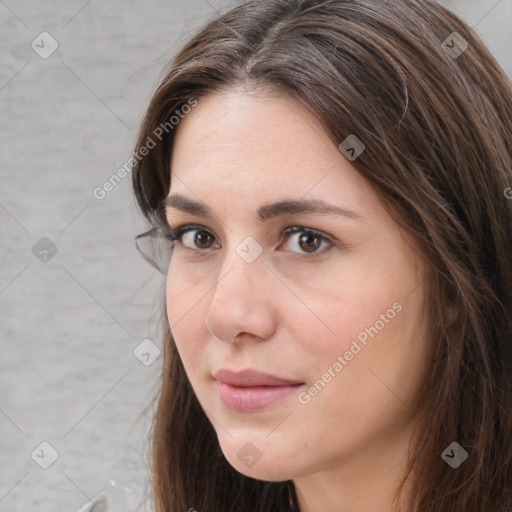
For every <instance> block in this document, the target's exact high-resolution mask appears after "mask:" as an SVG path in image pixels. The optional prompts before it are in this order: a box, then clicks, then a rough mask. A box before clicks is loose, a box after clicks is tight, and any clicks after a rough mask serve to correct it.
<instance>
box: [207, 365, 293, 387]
mask: <svg viewBox="0 0 512 512" xmlns="http://www.w3.org/2000/svg"><path fill="white" fill-rule="evenodd" d="M213 377H214V378H215V379H217V380H218V381H220V382H223V383H225V384H231V385H232V386H240V387H249V386H290V385H293V384H303V382H299V381H296V380H290V379H283V378H281V377H276V376H275V375H270V374H269V373H265V372H260V371H258V370H253V369H250V368H248V369H246V370H242V371H239V372H236V371H233V370H229V369H227V368H221V369H220V370H218V371H217V372H215V373H214V374H213Z"/></svg>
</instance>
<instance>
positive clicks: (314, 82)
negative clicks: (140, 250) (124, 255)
mask: <svg viewBox="0 0 512 512" xmlns="http://www.w3.org/2000/svg"><path fill="white" fill-rule="evenodd" d="M454 32H456V33H457V34H454ZM466 43H467V47H466ZM235 86H244V87H246V88H247V90H251V91H258V92H260V93H262V94H264V93H268V94H270V93H274V94H279V95H282V96H285V95H288V96H292V97H294V98H297V99H298V100H300V101H301V102H302V104H303V105H304V106H305V107H306V108H308V109H310V110H311V111H312V112H314V113H315V115H316V116H317V117H318V119H319V120H320V121H321V122H322V124H323V126H324V127H325V129H326V131H327V133H328V134H329V136H330V137H332V140H333V142H334V143H335V144H336V145H338V144H340V143H341V142H342V141H343V140H345V139H346V137H347V136H348V135H350V134H355V135H356V136H357V137H358V138H359V139H360V140H361V141H363V143H364V144H365V146H366V149H365V151H364V152H363V153H362V154H361V155H360V156H359V157H358V158H357V159H356V160H354V161H353V162H352V164H353V165H354V166H355V168H356V169H357V171H358V172H359V173H360V174H361V175H362V176H364V177H365V178H366V179H367V180H368V181H369V182H370V183H371V184H372V186H373V187H374V188H375V190H376V191H377V192H378V193H379V195H380V197H382V198H383V200H385V201H386V202H387V203H388V204H390V205H391V206H392V207H393V211H394V212H396V219H397V221H398V222H400V223H401V225H403V226H404V227H405V228H406V229H407V230H409V232H410V233H412V234H413V236H414V237H415V238H416V239H417V240H418V242H419V243H420V245H421V247H422V249H423V254H422V256H423V258H424V259H425V260H426V261H427V262H428V263H429V264H430V268H431V269H432V272H431V273H430V277H429V279H428V281H426V282H425V285H426V290H427V296H428V302H427V308H426V309H427V310H426V312H425V314H426V318H427V319H428V321H429V325H430V327H431V331H432V338H433V339H432V343H434V348H435V358H434V361H433V363H432V367H431V370H430V372H429V374H428V378H427V381H426V382H425V386H424V390H423V392H422V395H421V397H420V400H419V402H418V407H417V410H416V411H415V412H416V414H417V416H418V418H420V419H421V420H422V421H420V423H419V425H420V430H419V431H418V433H417V436H415V439H414V441H415V442H414V450H412V451H411V457H410V463H409V466H408V472H407V475H410V476H411V477H412V478H413V480H412V482H413V487H412V488H411V489H412V493H411V495H412V497H413V501H412V503H411V510H413V511H414V512H434V511H435V512H439V511H440V510H441V511H442V512H461V511H465V512H482V511H491V510H492V511H493V512H511V511H512V485H511V481H512V443H511V439H512V418H511V416H512V375H511V371H512V370H511V369H512V314H511V313H512V214H511V212H512V201H511V200H509V199H507V196H508V197H510V196H511V195H510V194H509V195H507V193H506V192H505V191H507V190H509V191H512V189H510V188H509V187H511V185H512V164H511V162H512V87H511V83H510V81H509V79H508V78H507V76H506V75H505V73H504V72H503V70H502V69H501V68H500V66H499V65H498V63H497V62H496V60H495V59H494V57H493V56H492V55H491V53H490V52H489V51H488V50H487V49H486V47H485V46H484V44H483V43H482V41H481V40H480V38H479V37H478V36H477V35H476V34H475V32H474V31H473V30H472V29H470V28H469V27H468V26H467V25H466V24H465V23H464V22H463V21H461V20H460V19H459V18H458V17H457V16H456V15H454V14H453V13H452V12H450V11H448V10H447V9H445V8H444V7H442V6H440V5H438V4H437V3H435V2H434V1H432V0H421V1H420V0H416V1H415V0H323V1H322V0H266V1H262V0H249V1H246V2H244V3H242V4H240V5H237V6H236V7H234V8H232V9H230V10H229V11H227V12H226V13H224V14H222V15H220V16H219V17H217V18H216V19H214V20H213V21H211V22H209V23H208V24H207V25H206V26H205V27H204V28H203V29H202V30H201V31H200V32H199V33H198V34H197V35H195V37H193V39H192V40H191V41H190V42H188V44H186V46H184V48H183V49H181V51H180V52H179V53H178V54H177V56H176V57H175V58H174V60H173V62H172V63H171V66H170V70H169V71H168V73H167V75H166V76H165V78H164V79H163V81H162V83H161V84H160V86H159V87H158V89H157V90H156V92H155V94H154V96H153V98H152V100H151V103H150V105H149V108H148V110H147V113H146V116H145V118H144V121H143V123H142V127H141V131H140V134H139V139H138V142H137V147H136V153H139V152H140V150H141V148H142V147H143V146H144V145H145V144H147V141H148V137H150V138H153V139H154V134H155V133H159V134H160V132H161V129H160V131H158V128H159V127H160V126H162V125H164V124H165V123H166V122H167V126H166V130H165V134H164V136H163V137H161V138H162V140H161V142H159V143H158V144H157V145H156V147H155V148H154V149H151V150H150V151H149V152H148V153H147V154H146V155H145V156H144V157H143V158H140V159H138V160H137V161H136V162H135V165H134V168H133V186H134V191H135V197H136V200H137V204H138V206H139V208H140V209H141V211H142V213H143V215H144V216H145V217H146V218H147V219H148V220H149V221H150V223H151V224H155V225H165V223H166V221H165V215H164V210H163V208H162V201H163V199H164V198H165V197H166V196H167V195H168V193H169V189H170V183H171V169H170V159H171V151H172V146H173V140H174V132H175V131H176V129H177V128H175V127H174V126H171V125H169V118H170V116H172V115H173V113H174V112H176V110H178V111H179V112H181V113H182V112H183V111H182V110H181V109H183V108H184V105H186V104H187V103H188V104H189V105H190V102H191V101H198V102H200V101H201V97H204V96H205V95H206V94H208V93H210V92H213V91H220V90H226V91H228V90H229V88H231V87H235ZM162 306H163V307H162V321H163V328H164V332H163V335H164V340H163V341H164V356H163V357H164V360H163V373H162V382H161V386H160V389H159V392H158V395H157V396H155V402H156V403H157V410H156V415H155V416H154V424H153V429H152V439H151V442H152V482H153V491H154V501H155V507H156V510H157V512H178V511H179V512H182V511H188V510H197V511H198V512H229V511H237V512H238V511H244V512H257V511H258V512H270V511H272V512H275V511H280V510H284V509H286V507H288V506H289V505H288V503H289V500H291V502H292V503H293V504H294V505H295V506H296V505H297V496H296V494H295V490H294V487H293V484H292V482H291V481H286V482H264V481H259V480H255V479H252V478H249V477H247V476H244V475H242V474H240V473H238V472H237V471H235V470H234V469H233V468H232V467H231V466H230V464H229V463H228V462H227V461H226V459H225V458H224V456H223V454H222V452H221V450H220V447H219V444H218V440H217V436H216V433H215V430H214V429H213V427H212V425H211V423H210V421H209V420H208V418H207V416H206V415H205V413H204V412H203V410H202V408H201V406H200V404H199V402H198V401H197V398H196V396H195V394H194V392H193V390H192V388H191V386H190V384H189V382H188V379H187V375H186V373H185V370H184V368H183V365H182V362H181V360H180V357H179V355H178V353H177V350H176V346H175V342H174V340H173V337H172V333H171V330H170V327H169V325H168V322H167V319H166V315H165V314H164V312H165V297H164V301H163V304H162ZM452 442H457V443H459V444H460V445H461V446H462V447H463V448H464V449H465V450H466V451H467V453H468V459H467V460H466V461H465V462H464V463H463V464H462V465H460V466H459V467H458V468H457V469H452V468H451V467H450V466H449V465H448V464H447V463H446V462H445V461H444V460H443V458H442V457H441V454H442V453H443V451H444V450H445V449H446V448H447V447H448V446H449V445H450V444H451V443H452ZM407 475H406V476H407ZM404 481H405V478H404Z"/></svg>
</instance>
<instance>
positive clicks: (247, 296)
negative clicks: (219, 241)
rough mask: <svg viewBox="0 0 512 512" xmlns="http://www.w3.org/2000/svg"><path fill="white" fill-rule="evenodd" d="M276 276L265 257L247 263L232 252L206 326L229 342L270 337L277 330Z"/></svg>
mask: <svg viewBox="0 0 512 512" xmlns="http://www.w3.org/2000/svg"><path fill="white" fill-rule="evenodd" d="M275 286H276V283H275V277H274V276H273V274H272V272H271V271H270V270H268V269H267V268H266V266H265V263H264V259H263V256H260V258H258V259H257V260H256V261H253V262H252V263H247V262H246V261H244V260H243V259H242V258H240V256H239V255H238V254H237V253H236V252H235V251H234V250H233V251H232V253H231V254H230V255H229V256H226V258H225V260H224V262H223V266H222V269H221V272H220V275H219V279H218V281H217V284H216V286H215V289H214V293H213V297H212V300H211V303H210V307H209V310H208V314H207V316H206V326H207V328H208V330H209V331H210V333H212V334H213V335H214V336H215V337H217V338H219V339H220V340H222V341H224V342H226V343H235V344H236V343H242V342H243V341H244V340H255V339H256V340H261V339H267V338H269V337H270V336H271V335H272V333H273V332H274V331H275V328H276V315H275V312H276V310H275V309H274V303H273V301H274V300H275V294H272V288H274V289H275Z"/></svg>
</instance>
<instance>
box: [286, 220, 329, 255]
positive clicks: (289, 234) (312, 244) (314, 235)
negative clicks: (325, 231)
mask: <svg viewBox="0 0 512 512" xmlns="http://www.w3.org/2000/svg"><path fill="white" fill-rule="evenodd" d="M283 235H284V236H286V238H287V241H289V240H291V239H293V238H295V240H296V241H297V244H298V246H299V247H300V248H301V249H302V250H303V251H304V253H306V254H311V253H319V252H323V251H318V250H317V249H318V248H319V247H321V246H322V244H325V245H324V246H323V247H326V246H330V245H333V244H334V242H333V241H332V240H331V239H330V238H327V237H326V236H325V235H322V234H321V233H318V231H314V230H312V229H309V228H304V227H301V226H292V227H290V228H288V229H285V230H284V232H283ZM295 235H299V236H298V237H296V236H295Z"/></svg>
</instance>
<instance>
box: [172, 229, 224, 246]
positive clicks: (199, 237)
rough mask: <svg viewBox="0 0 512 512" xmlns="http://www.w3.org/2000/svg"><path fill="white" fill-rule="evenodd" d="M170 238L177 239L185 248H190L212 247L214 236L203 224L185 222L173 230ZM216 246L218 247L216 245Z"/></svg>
mask: <svg viewBox="0 0 512 512" xmlns="http://www.w3.org/2000/svg"><path fill="white" fill-rule="evenodd" d="M172 238H173V239H174V240H177V241H178V242H180V244H182V245H183V246H184V247H185V248H187V249H191V250H198V249H203V250H206V249H212V248H216V247H212V242H213V241H214V240H215V236H214V235H213V234H212V233H211V232H210V231H208V230H207V229H205V228H204V227H203V226H198V225H193V224H187V225H185V226H182V227H179V228H177V229H176V230H175V231H173V235H172ZM217 247H220V246H219V245H217Z"/></svg>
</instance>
